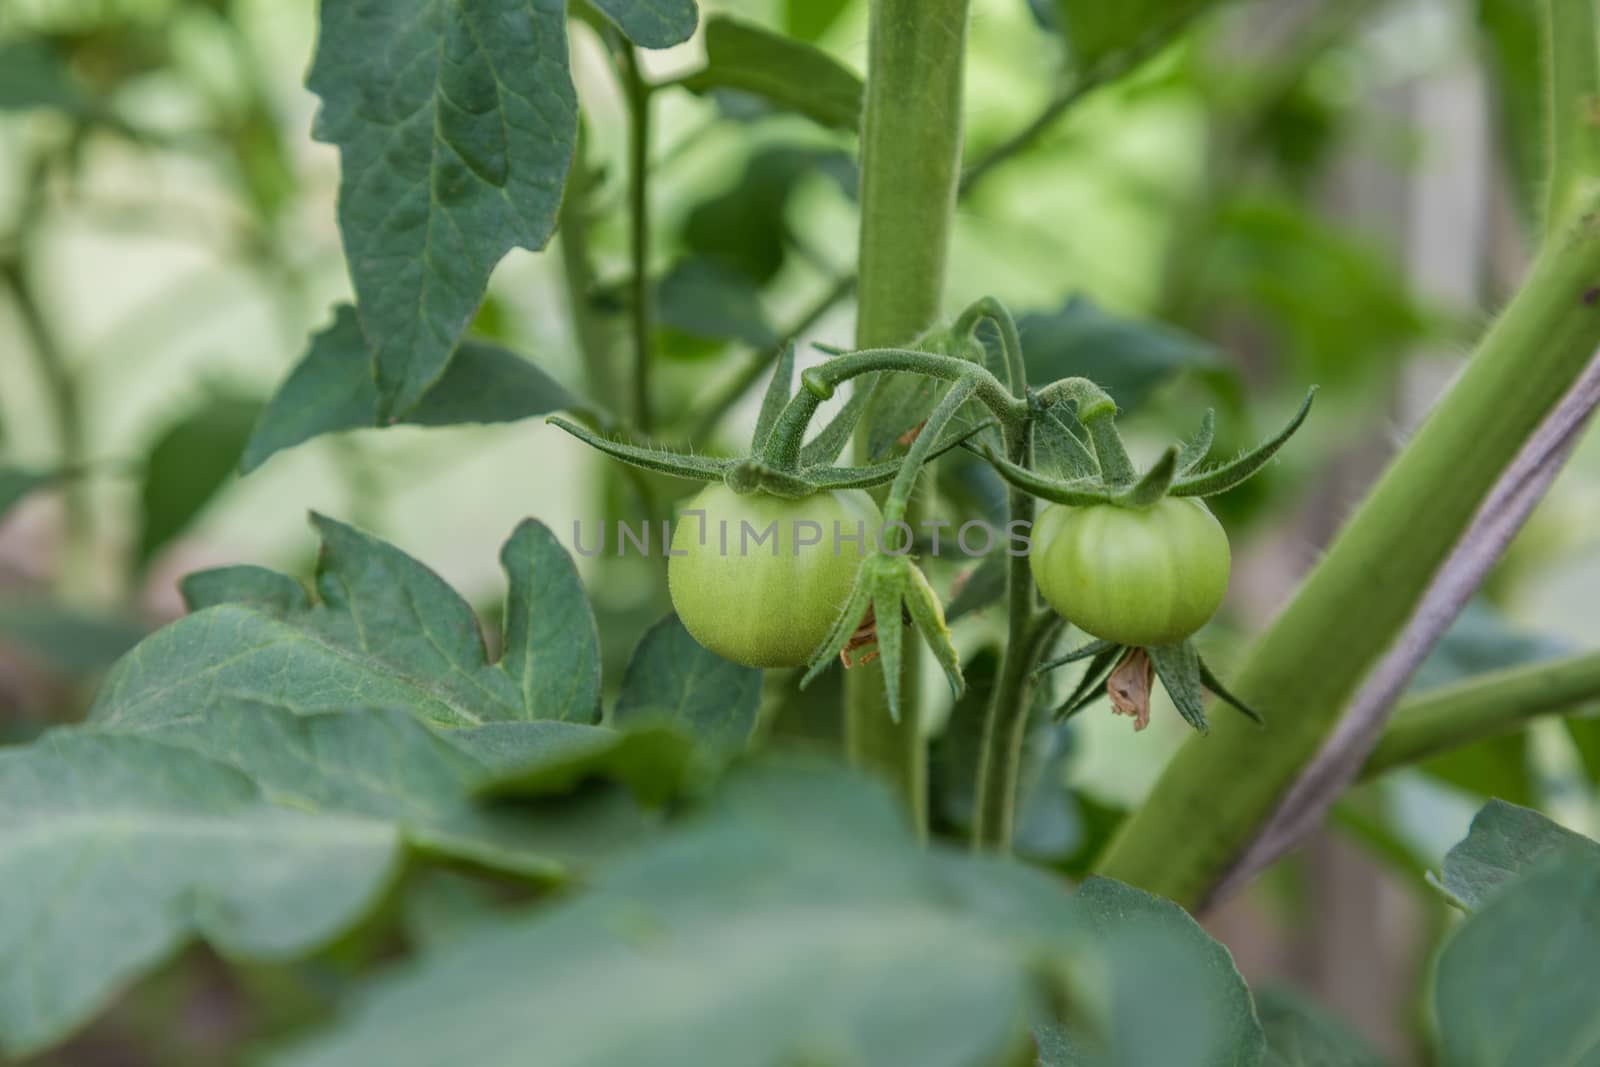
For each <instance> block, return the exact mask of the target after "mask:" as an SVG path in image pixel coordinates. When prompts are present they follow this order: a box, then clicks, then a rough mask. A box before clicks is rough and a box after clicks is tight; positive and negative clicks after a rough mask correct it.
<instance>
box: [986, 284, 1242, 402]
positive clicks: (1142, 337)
mask: <svg viewBox="0 0 1600 1067" xmlns="http://www.w3.org/2000/svg"><path fill="white" fill-rule="evenodd" d="M1017 328H1018V330H1019V331H1020V332H1021V334H1022V350H1023V358H1024V360H1025V361H1026V363H1027V367H1028V384H1029V385H1032V386H1035V387H1040V386H1045V385H1049V384H1050V383H1051V382H1054V381H1057V380H1059V379H1061V378H1071V377H1074V376H1079V375H1081V376H1082V377H1085V378H1089V379H1092V380H1093V381H1094V382H1095V383H1096V384H1098V385H1099V386H1100V387H1101V388H1102V389H1104V390H1105V391H1106V392H1108V393H1110V394H1111V398H1112V399H1113V400H1115V401H1116V402H1117V407H1119V408H1120V409H1122V410H1123V411H1132V410H1134V409H1136V408H1138V407H1139V405H1141V404H1142V403H1144V400H1145V398H1146V397H1147V396H1149V394H1150V392H1151V391H1152V390H1153V389H1155V388H1156V387H1157V386H1158V385H1161V384H1162V383H1163V382H1166V381H1168V380H1169V379H1171V378H1173V377H1175V376H1176V375H1177V374H1179V373H1180V372H1182V371H1186V370H1195V371H1199V372H1201V373H1203V374H1206V375H1208V376H1210V377H1212V378H1213V379H1216V378H1219V377H1221V378H1226V377H1227V376H1228V371H1227V370H1226V368H1225V366H1224V364H1223V363H1222V359H1221V353H1219V352H1218V351H1217V350H1216V348H1214V347H1212V346H1211V345H1210V344H1209V343H1207V342H1205V341H1202V340H1201V339H1199V338H1198V337H1193V336H1190V335H1189V334H1186V333H1183V332H1182V331H1180V330H1176V329H1174V328H1172V327H1170V326H1164V325H1162V324H1160V323H1155V322H1145V321H1140V320H1138V319H1130V318H1124V317H1122V316H1120V315H1113V314H1111V313H1110V312H1108V311H1104V310H1102V309H1101V308H1100V307H1098V306H1096V305H1095V304H1094V303H1093V302H1092V301H1091V300H1089V299H1088V298H1087V297H1084V296H1081V295H1080V296H1073V297H1071V298H1070V299H1069V300H1068V301H1067V302H1066V304H1065V305H1063V306H1062V307H1061V308H1060V310H1058V311H1049V312H1041V311H1035V312H1030V313H1028V314H1026V315H1023V316H1022V317H1021V318H1020V319H1018V321H1017Z"/></svg>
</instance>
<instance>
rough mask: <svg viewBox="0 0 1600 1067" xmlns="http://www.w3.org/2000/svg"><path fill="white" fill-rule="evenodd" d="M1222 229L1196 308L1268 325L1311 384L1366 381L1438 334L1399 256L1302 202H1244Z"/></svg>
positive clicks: (1200, 280)
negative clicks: (1239, 311) (1246, 315)
mask: <svg viewBox="0 0 1600 1067" xmlns="http://www.w3.org/2000/svg"><path fill="white" fill-rule="evenodd" d="M1217 225H1218V230H1217V238H1216V240H1215V241H1214V243H1213V246H1212V248H1211V249H1210V251H1209V253H1208V254H1207V255H1206V256H1205V257H1204V258H1203V260H1202V268H1200V269H1202V270H1203V273H1201V274H1200V275H1199V276H1198V277H1197V278H1196V279H1195V281H1196V285H1197V289H1198V290H1199V293H1198V295H1197V297H1196V298H1195V304H1196V305H1197V306H1210V307H1211V308H1212V309H1213V312H1216V311H1217V310H1219V309H1220V310H1223V311H1225V310H1227V309H1230V308H1232V307H1236V306H1237V307H1247V308H1249V309H1250V314H1251V317H1252V318H1253V319H1265V321H1266V323H1267V324H1269V325H1270V327H1271V328H1272V330H1273V332H1274V334H1275V336H1274V337H1273V338H1272V340H1273V341H1274V342H1275V343H1276V344H1278V345H1279V346H1280V347H1282V348H1283V349H1284V350H1285V354H1286V355H1287V356H1288V357H1289V358H1290V359H1292V360H1293V361H1294V362H1293V372H1294V374H1295V375H1296V376H1297V377H1299V378H1301V379H1304V380H1307V381H1315V382H1319V383H1321V384H1322V385H1323V386H1325V387H1333V386H1338V385H1349V384H1351V383H1353V382H1360V381H1362V380H1363V379H1364V378H1365V376H1366V375H1367V374H1368V373H1370V372H1372V371H1373V370H1375V369H1378V368H1385V367H1390V366H1392V365H1393V363H1394V361H1395V360H1396V358H1398V357H1397V353H1399V352H1402V351H1404V350H1405V349H1407V348H1408V347H1410V346H1411V345H1412V344H1413V343H1414V342H1416V341H1417V340H1419V339H1420V338H1422V337H1424V336H1426V335H1427V334H1428V333H1429V332H1430V331H1431V330H1432V329H1433V328H1434V323H1433V322H1432V321H1431V319H1430V317H1429V316H1428V315H1427V314H1426V313H1425V312H1424V311H1423V310H1422V309H1421V308H1420V307H1419V306H1418V304H1417V302H1416V300H1415V299H1414V298H1413V297H1412V295H1411V291H1410V288H1409V286H1408V284H1407V281H1406V278H1405V277H1404V275H1403V274H1402V273H1401V272H1400V270H1399V268H1398V267H1397V266H1396V265H1395V264H1394V263H1393V262H1392V260H1391V259H1390V258H1389V257H1387V256H1386V255H1385V254H1384V253H1383V252H1381V251H1380V250H1379V249H1378V248H1377V247H1376V246H1375V245H1374V244H1373V243H1372V242H1371V241H1370V240H1364V239H1361V238H1359V237H1357V236H1354V235H1353V234H1352V233H1351V231H1350V230H1349V228H1348V227H1345V228H1340V227H1337V226H1335V225H1334V224H1332V223H1330V222H1327V221H1326V220H1323V219H1319V218H1317V217H1315V216H1314V215H1312V214H1310V213H1309V212H1308V211H1307V210H1306V209H1305V208H1304V207H1303V206H1302V205H1301V204H1299V203H1298V202H1292V201H1283V200H1273V199H1260V198H1256V199H1241V200H1238V201H1236V202H1235V203H1233V204H1231V205H1230V206H1229V207H1228V209H1227V210H1226V211H1224V213H1223V215H1222V217H1221V218H1220V219H1219V220H1218V224H1217Z"/></svg>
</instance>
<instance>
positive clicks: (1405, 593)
mask: <svg viewBox="0 0 1600 1067" xmlns="http://www.w3.org/2000/svg"><path fill="white" fill-rule="evenodd" d="M1594 206H1595V205H1591V209H1592V208H1593V207H1594ZM1595 225H1596V224H1595V222H1594V221H1593V220H1591V219H1588V218H1584V217H1580V218H1579V220H1578V221H1576V222H1575V223H1574V224H1572V225H1570V226H1569V227H1568V228H1567V229H1566V230H1565V231H1563V232H1562V233H1560V234H1559V235H1557V237H1556V238H1555V239H1553V240H1552V241H1550V242H1549V245H1548V247H1547V248H1546V249H1544V250H1543V251H1542V252H1541V253H1540V255H1539V257H1538V258H1537V259H1536V260H1535V262H1534V264H1533V267H1532V269H1531V271H1530V272H1529V276H1528V278H1527V279H1526V280H1525V281H1524V283H1523V285H1522V287H1521V289H1520V290H1519V291H1518V293H1517V295H1516V296H1515V297H1514V298H1513V300H1512V301H1511V303H1510V304H1509V306H1508V307H1507V308H1506V309H1505V312H1504V313H1503V314H1502V316H1501V317H1500V319H1499V320H1498V321H1497V322H1496V323H1495V325H1494V327H1493V328H1492V329H1491V330H1490V331H1489V333H1488V334H1487V335H1486V336H1485V337H1484V339H1483V341H1482V342H1481V343H1480V345H1479V347H1478V350H1477V352H1476V353H1475V355H1474V356H1473V358H1472V360H1471V361H1470V363H1469V364H1468V366H1467V369H1466V371H1465V373H1463V374H1462V376H1461V377H1460V378H1459V379H1458V380H1457V382H1456V384H1455V385H1454V387H1453V388H1452V389H1451V390H1450V392H1449V393H1448V394H1447V395H1446V396H1445V397H1444V399H1443V400H1442V401H1441V402H1440V403H1439V405H1438V407H1437V408H1436V409H1435V410H1434V411H1433V412H1432V413H1431V414H1430V415H1429V416H1428V418H1427V419H1426V420H1425V421H1424V423H1423V424H1422V426H1421V428H1420V429H1419V430H1418V431H1417V433H1416V435H1415V436H1414V437H1413V438H1412V440H1411V442H1410V443H1409V445H1408V446H1407V447H1406V448H1405V449H1404V450H1403V451H1402V452H1401V453H1400V455H1399V456H1398V457H1396V459H1395V461H1394V462H1393V463H1392V464H1391V465H1390V467H1389V469H1388V470H1387V471H1386V472H1385V474H1384V475H1383V477H1382V478H1381V479H1380V480H1379V482H1378V484H1377V485H1376V486H1375V487H1374V488H1373V490H1372V492H1371V493H1370V494H1369V495H1368V497H1367V499H1366V501H1365V502H1364V503H1363V504H1362V506H1361V507H1360V509H1359V510H1358V511H1357V512H1356V513H1355V515H1353V516H1352V517H1351V519H1350V521H1349V523H1348V524H1347V525H1346V526H1345V528H1344V529H1343V531H1341V533H1340V534H1339V536H1338V538H1337V539H1336V540H1335V541H1334V543H1333V545H1332V546H1331V547H1330V548H1329V550H1328V552H1327V554H1326V555H1325V556H1324V557H1323V558H1322V560H1321V562H1320V563H1319V564H1318V565H1317V566H1316V567H1315V568H1314V569H1313V570H1312V572H1311V573H1310V575H1309V576H1308V577H1307V579H1306V581H1305V583H1304V585H1303V586H1302V587H1301V589H1300V591H1299V593H1298V594H1297V595H1296V596H1295V597H1294V599H1293V600H1292V601H1291V602H1290V603H1289V605H1288V606H1287V607H1286V608H1285V609H1284V611H1283V613H1282V614H1281V615H1280V616H1279V617H1278V618H1277V620H1276V621H1275V622H1274V623H1273V625H1272V626H1271V627H1270V628H1269V629H1268V630H1267V632H1266V633H1265V634H1264V635H1263V636H1262V638H1261V640H1260V641H1259V642H1258V643H1257V645H1256V646H1255V649H1254V651H1253V652H1252V654H1251V656H1250V657H1249V659H1248V661H1247V662H1246V663H1245V664H1244V666H1243V668H1242V669H1241V670H1240V672H1239V675H1238V678H1237V681H1236V684H1235V686H1234V690H1235V692H1237V693H1238V694H1239V696H1240V697H1241V699H1243V700H1245V701H1246V702H1247V703H1249V704H1251V705H1252V706H1255V707H1259V708H1261V709H1262V711H1263V713H1264V714H1265V715H1266V717H1267V724H1268V725H1267V729H1266V730H1265V731H1263V730H1259V729H1257V728H1255V727H1254V726H1251V725H1249V724H1246V723H1244V722H1243V720H1239V721H1234V720H1233V719H1223V720H1221V721H1219V722H1218V723H1217V724H1216V726H1215V728H1214V729H1213V730H1212V733H1211V736H1210V737H1209V738H1207V739H1203V740H1192V741H1190V742H1189V743H1188V744H1186V746H1185V747H1184V748H1183V749H1182V750H1181V751H1180V752H1179V753H1178V755H1177V756H1176V757H1175V758H1174V760H1173V761H1172V763H1171V764H1170V765H1169V767H1168V768H1167V770H1166V772H1165V773H1164V774H1163V775H1162V777H1161V779H1160V780H1159V781H1158V782H1157V784H1156V787H1155V789H1154V790H1153V792H1152V793H1151V795H1150V797H1149V798H1148V800H1147V801H1146V803H1145V804H1144V806H1143V807H1141V808H1140V810H1139V811H1138V812H1137V813H1136V814H1135V815H1134V816H1133V817H1132V818H1131V819H1130V820H1129V821H1128V822H1127V823H1126V824H1125V825H1124V826H1123V828H1122V830H1121V832H1120V833H1119V834H1118V836H1117V838H1116V839H1115V840H1114V841H1113V842H1112V844H1111V847H1110V848H1109V850H1108V851H1107V854H1106V855H1105V856H1104V857H1103V858H1102V861H1101V863H1100V870H1101V872H1102V873H1104V874H1107V875H1109V876H1111V877H1115V878H1119V879H1121V880H1123V881H1126V882H1131V883H1133V884H1135V885H1138V886H1141V887H1143V888H1145V889H1148V890H1150V891H1152V892H1155V893H1159V894H1161V895H1164V896H1167V897H1170V898H1172V899H1174V900H1176V901H1177V902H1179V903H1180V904H1184V905H1186V906H1188V907H1190V908H1193V907H1196V906H1197V905H1199V904H1200V903H1202V902H1203V901H1205V900H1206V899H1207V897H1208V896H1209V895H1210V893H1211V891H1212V889H1213V888H1214V887H1215V886H1216V884H1217V882H1218V879H1219V878H1220V877H1221V876H1222V875H1223V874H1224V872H1225V871H1226V870H1227V869H1228V867H1229V865H1230V864H1231V863H1232V862H1233V861H1234V859H1235V857H1237V856H1238V855H1240V854H1241V853H1242V852H1243V850H1245V849H1246V848H1247V847H1248V846H1249V844H1250V843H1251V842H1252V841H1253V840H1254V838H1255V836H1256V835H1257V833H1258V832H1259V831H1260V829H1261V828H1262V827H1263V825H1264V824H1265V823H1266V822H1267V821H1268V820H1269V819H1270V818H1271V815H1272V813H1273V811H1274V809H1275V807H1276V805H1277V803H1278V801H1279V799H1280V798H1281V797H1282V796H1283V795H1284V793H1285V792H1286V791H1287V790H1288V788H1289V787H1290V785H1291V784H1292V783H1293V782H1294V781H1295V780H1296V778H1297V776H1298V775H1299V772H1300V770H1301V768H1303V767H1304V766H1306V765H1307V763H1308V762H1309V761H1310V760H1311V759H1312V758H1313V756H1314V755H1315V754H1316V753H1317V751H1318V750H1319V748H1320V747H1321V746H1322V744H1323V742H1324V740H1325V739H1326V738H1327V737H1328V735H1329V733H1330V732H1331V731H1332V730H1333V729H1334V727H1335V726H1336V725H1337V723H1338V722H1339V719H1340V715H1341V713H1342V711H1343V710H1344V707H1345V705H1346V703H1347V702H1348V701H1349V700H1350V698H1351V697H1352V695H1353V694H1354V693H1355V692H1356V690H1357V689H1358V687H1359V686H1360V684H1361V682H1362V680H1363V679H1364V678H1365V677H1366V675H1367V673H1368V672H1369V671H1370V670H1371V669H1372V668H1373V666H1374V665H1375V664H1376V663H1377V662H1378V660H1379V659H1380V657H1381V656H1382V655H1383V653H1384V651H1385V649H1386V648H1387V647H1388V646H1389V644H1390V643H1391V642H1392V641H1393V640H1394V639H1395V637H1396V635H1397V634H1399V633H1400V631H1401V630H1402V628H1403V627H1404V626H1405V625H1406V623H1407V620H1408V619H1409V618H1410V616H1411V614H1412V612H1413V611H1414V609H1415V607H1416V605H1417V604H1418V602H1419V601H1420V599H1421V598H1422V596H1423V595H1424V593H1425V592H1426V591H1427V589H1428V588H1429V585H1430V583H1431V582H1432V580H1433V577H1434V574H1435V572H1436V571H1437V570H1438V569H1439V567H1440V565H1441V564H1442V563H1443V562H1444V560H1445V559H1446V558H1447V557H1448V556H1449V554H1450V552H1451V550H1452V548H1453V547H1454V545H1455V544H1456V542H1457V540H1458V539H1459V538H1460V536H1461V534H1462V531H1463V530H1464V529H1466V527H1467V525H1468V523H1470V522H1471V521H1472V519H1473V517H1474V515H1475V514H1476V512H1477V509H1478V506H1479V504H1480V503H1481V502H1482V500H1483V499H1484V497H1485V495H1486V494H1487V493H1488V491H1489V490H1490V488H1491V487H1492V486H1493V485H1494V484H1495V482H1496V480H1497V479H1498V478H1499V477H1500V473H1501V471H1502V470H1503V469H1504V468H1505V467H1506V465H1507V464H1509V463H1510V462H1511V461H1512V460H1513V459H1514V458H1515V457H1516V455H1517V454H1518V451H1519V450H1520V449H1521V447H1522V444H1523V442H1524V441H1526V440H1527V439H1528V437H1529V435H1530V434H1532V433H1533V432H1534V430H1535V429H1536V428H1537V427H1538V426H1539V425H1540V423H1541V422H1542V421H1543V420H1544V418H1545V417H1546V415H1547V414H1548V413H1549V412H1550V410H1551V409H1552V408H1553V407H1554V406H1555V405H1556V403H1557V402H1558V401H1559V400H1560V399H1561V397H1562V396H1563V394H1565V393H1566V391H1567V390H1568V388H1569V387H1570V386H1571V385H1572V383H1573V382H1574V381H1575V380H1576V379H1577V378H1578V376H1579V375H1580V374H1581V373H1582V372H1583V370H1584V368H1585V367H1586V366H1587V364H1588V363H1589V360H1590V358H1591V357H1592V355H1593V353H1594V352H1595V349H1596V348H1597V346H1600V303H1597V302H1596V299H1595V286H1596V285H1597V283H1600V233H1597V232H1596V228H1595Z"/></svg>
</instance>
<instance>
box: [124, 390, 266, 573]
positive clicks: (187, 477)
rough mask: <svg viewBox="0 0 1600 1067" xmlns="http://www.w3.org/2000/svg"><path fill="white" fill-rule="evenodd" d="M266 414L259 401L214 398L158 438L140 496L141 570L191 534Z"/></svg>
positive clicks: (239, 398)
mask: <svg viewBox="0 0 1600 1067" xmlns="http://www.w3.org/2000/svg"><path fill="white" fill-rule="evenodd" d="M260 411H261V404H260V402H259V401H257V400H253V399H249V398H246V397H239V396H229V395H221V396H213V397H209V398H207V399H206V400H204V401H203V402H202V403H201V405H200V407H199V408H198V409H196V410H195V411H193V412H190V413H189V414H188V415H186V416H184V417H183V418H182V419H179V420H178V421H177V422H176V423H174V424H173V425H171V426H169V427H168V428H167V429H166V430H165V431H164V432H163V433H162V434H161V436H160V437H158V438H157V439H156V442H155V444H154V445H153V446H152V447H151V449H150V455H149V458H148V459H147V460H146V461H145V470H144V481H143V483H142V484H141V486H140V491H139V496H140V505H141V509H142V510H141V515H142V518H143V521H142V523H141V525H140V528H139V542H138V547H137V548H136V549H135V559H136V561H137V562H138V564H139V565H140V566H144V565H147V564H148V563H149V562H150V560H151V559H153V558H154V557H155V554H156V553H157V552H159V551H160V550H161V549H162V548H163V547H165V546H166V545H167V544H169V543H170V542H171V541H172V540H173V539H174V538H176V537H178V536H179V535H181V534H182V533H183V532H184V530H186V529H188V527H189V524H190V523H192V522H193V521H194V520H195V519H196V518H198V517H199V515H200V513H201V512H202V511H203V510H204V509H205V507H206V505H207V504H209V503H210V502H211V500H212V498H213V497H215V496H216V495H217V493H218V492H219V491H220V490H221V489H222V487H223V485H224V484H225V483H226V482H227V481H228V479H229V478H230V477H231V476H232V475H233V473H234V471H235V470H236V469H237V468H238V466H239V458H240V456H242V455H243V454H244V447H245V442H246V441H247V440H248V439H249V438H250V427H251V424H252V423H254V422H255V420H256V416H257V415H258V414H259V413H260Z"/></svg>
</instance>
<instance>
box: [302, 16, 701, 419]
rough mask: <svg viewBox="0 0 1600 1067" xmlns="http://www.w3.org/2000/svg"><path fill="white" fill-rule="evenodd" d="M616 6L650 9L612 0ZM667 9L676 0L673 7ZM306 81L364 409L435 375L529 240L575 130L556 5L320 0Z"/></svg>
mask: <svg viewBox="0 0 1600 1067" xmlns="http://www.w3.org/2000/svg"><path fill="white" fill-rule="evenodd" d="M614 6H615V7H616V8H618V9H620V11H621V12H623V13H624V14H625V15H628V16H630V17H629V18H628V21H630V22H631V21H633V19H632V17H631V16H632V15H633V13H634V12H635V11H636V10H637V11H638V12H639V13H640V17H641V18H642V17H643V15H644V14H648V13H649V11H650V10H651V9H650V8H648V7H646V6H645V5H643V4H637V5H636V4H631V3H629V4H620V3H619V4H618V5H614ZM674 6H676V5H674ZM306 84H307V86H308V87H309V88H310V89H311V90H312V92H314V93H316V94H317V95H318V96H320V97H321V98H322V108H321V110H320V111H319V113H318V115H317V121H316V127H315V131H314V132H315V134H316V136H317V138H318V139H319V140H322V141H326V142H328V143H330V144H334V145H337V146H338V148H339V155H340V161H341V178H340V185H339V228H340V231H341V233H342V234H343V236H344V247H345V258H346V260H347V262H348V263H349V265H350V276H351V281H352V282H353V283H354V285H355V291H356V296H357V307H358V309H359V312H360V316H361V327H362V333H363V334H364V335H365V337H366V341H367V344H368V346H369V348H370V350H371V352H372V362H373V366H374V368H375V378H376V381H377V386H378V412H379V414H380V416H382V417H383V418H384V419H386V420H387V419H389V418H392V417H394V416H397V415H403V414H405V413H407V412H409V411H410V410H411V408H412V407H414V406H415V405H416V404H417V402H418V401H419V400H421V399H422V396H423V394H424V393H426V392H427V391H428V389H429V387H430V386H432V385H433V383H434V382H435V381H436V380H438V378H439V376H440V375H441V374H443V373H444V369H445V365H446V364H447V363H448V362H449V360H450V356H451V354H452V353H453V352H454V351H455V349H456V346H457V344H458V343H459V342H460V340H461V336H462V334H463V333H464V332H465V331H466V328H467V324H468V323H469V322H470V321H471V319H472V316H473V313H474V312H475V311H476V310H477V307H478V303H479V301H480V300H481V299H482V297H483V292H484V288H485V286H486V285H487V283H488V280H489V272H490V271H491V270H493V268H494V266H495V264H497V263H498V262H499V261H500V259H501V257H503V256H504V255H505V254H506V253H507V252H509V251H510V250H511V249H512V248H514V247H522V248H528V249H539V248H543V247H544V245H545V242H546V241H548V240H549V239H550V235H551V233H552V232H553V230H554V228H555V221H556V209H557V207H558V206H559V205H560V202H561V188H562V184H563V182H564V181H565V180H566V174H567V168H568V166H569V165H570V163H571V161H572V155H573V146H574V143H575V141H576V138H577V99H576V95H575V94H574V92H573V87H572V79H571V76H570V74H569V72H568V66H567V31H566V4H565V3H564V2H563V0H461V2H445V0H393V2H389V3H369V4H362V3H356V2H354V0H345V2H333V3H328V4H325V5H323V7H322V9H321V32H320V33H319V34H318V38H317V51H316V56H315V58H314V59H313V61H312V65H311V71H310V73H309V74H308V75H307V78H306Z"/></svg>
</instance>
